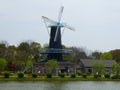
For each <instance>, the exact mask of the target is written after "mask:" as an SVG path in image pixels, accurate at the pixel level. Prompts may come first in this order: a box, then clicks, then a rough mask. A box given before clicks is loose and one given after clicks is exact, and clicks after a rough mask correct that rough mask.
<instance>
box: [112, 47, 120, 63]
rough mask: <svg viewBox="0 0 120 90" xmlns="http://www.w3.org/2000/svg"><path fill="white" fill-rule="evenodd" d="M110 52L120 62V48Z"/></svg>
mask: <svg viewBox="0 0 120 90" xmlns="http://www.w3.org/2000/svg"><path fill="white" fill-rule="evenodd" d="M110 53H111V54H112V57H113V59H114V60H116V61H117V62H120V49H116V50H111V51H110Z"/></svg>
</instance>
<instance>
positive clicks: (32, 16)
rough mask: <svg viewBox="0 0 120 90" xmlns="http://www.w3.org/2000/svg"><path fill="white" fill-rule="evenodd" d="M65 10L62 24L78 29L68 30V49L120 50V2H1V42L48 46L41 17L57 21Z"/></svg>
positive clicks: (111, 0) (28, 0) (99, 0)
mask: <svg viewBox="0 0 120 90" xmlns="http://www.w3.org/2000/svg"><path fill="white" fill-rule="evenodd" d="M61 6H64V12H63V17H62V22H67V24H69V25H71V26H73V27H74V28H75V29H76V31H75V32H73V31H70V30H68V29H65V31H64V34H63V37H62V42H63V44H64V45H66V46H78V47H86V48H88V49H90V50H99V51H109V50H113V49H119V48H120V41H119V39H120V35H119V34H120V0H0V41H1V40H5V41H7V42H8V43H9V44H14V45H17V44H19V43H20V42H22V41H25V40H34V41H37V42H39V43H41V44H42V45H44V44H45V43H48V41H49V36H48V33H47V30H46V27H45V25H44V23H43V20H42V19H41V16H47V17H49V18H51V19H54V20H56V19H57V17H58V13H59V10H60V7H61Z"/></svg>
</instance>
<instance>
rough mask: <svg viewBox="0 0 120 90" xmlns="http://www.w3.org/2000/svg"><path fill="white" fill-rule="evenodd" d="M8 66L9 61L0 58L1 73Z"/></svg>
mask: <svg viewBox="0 0 120 90" xmlns="http://www.w3.org/2000/svg"><path fill="white" fill-rule="evenodd" d="M6 65H7V61H6V60H5V59H3V58H0V71H3V70H4V69H5V67H6Z"/></svg>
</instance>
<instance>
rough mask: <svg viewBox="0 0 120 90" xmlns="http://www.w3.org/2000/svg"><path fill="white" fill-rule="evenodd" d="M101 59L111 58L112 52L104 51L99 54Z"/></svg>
mask: <svg viewBox="0 0 120 90" xmlns="http://www.w3.org/2000/svg"><path fill="white" fill-rule="evenodd" d="M100 59H101V60H112V54H111V53H109V52H104V53H102V54H101V55H100Z"/></svg>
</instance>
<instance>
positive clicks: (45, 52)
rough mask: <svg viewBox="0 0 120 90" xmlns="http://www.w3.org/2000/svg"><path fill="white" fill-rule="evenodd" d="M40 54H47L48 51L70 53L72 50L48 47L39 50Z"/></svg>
mask: <svg viewBox="0 0 120 90" xmlns="http://www.w3.org/2000/svg"><path fill="white" fill-rule="evenodd" d="M39 52H40V53H41V54H49V53H62V54H70V53H72V50H66V49H54V48H52V49H48V50H40V51H39Z"/></svg>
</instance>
